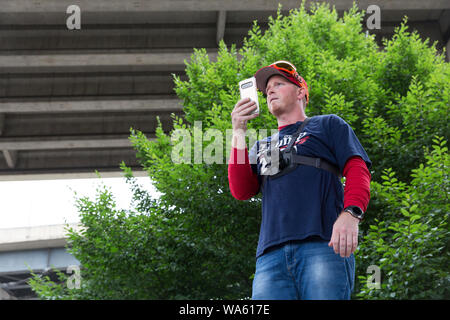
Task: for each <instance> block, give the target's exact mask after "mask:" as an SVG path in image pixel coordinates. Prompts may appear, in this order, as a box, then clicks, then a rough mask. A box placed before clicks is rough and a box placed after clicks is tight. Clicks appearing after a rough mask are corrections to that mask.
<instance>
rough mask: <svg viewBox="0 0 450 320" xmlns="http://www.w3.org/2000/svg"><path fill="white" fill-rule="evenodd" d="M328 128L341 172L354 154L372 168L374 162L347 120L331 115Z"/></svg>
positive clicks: (368, 167)
mask: <svg viewBox="0 0 450 320" xmlns="http://www.w3.org/2000/svg"><path fill="white" fill-rule="evenodd" d="M328 130H329V132H328V137H329V139H330V140H331V146H332V148H333V151H334V153H335V156H336V160H337V163H338V166H339V169H340V171H341V172H344V167H345V164H346V163H347V161H348V160H349V159H350V158H351V157H354V156H359V157H361V159H362V160H363V161H364V162H365V164H366V166H367V169H369V170H370V168H371V167H372V162H371V161H370V159H369V156H368V155H367V153H366V151H365V150H364V148H363V146H362V145H361V143H360V142H359V140H358V138H357V137H356V134H355V132H354V131H353V129H352V128H351V127H350V125H349V124H348V123H347V122H345V121H344V120H343V119H342V118H340V117H339V116H337V115H331V116H330V119H329V126H328Z"/></svg>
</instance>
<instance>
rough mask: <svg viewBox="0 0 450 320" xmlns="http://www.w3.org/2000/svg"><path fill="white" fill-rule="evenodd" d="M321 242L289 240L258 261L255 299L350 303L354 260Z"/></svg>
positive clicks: (317, 240)
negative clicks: (339, 301)
mask: <svg viewBox="0 0 450 320" xmlns="http://www.w3.org/2000/svg"><path fill="white" fill-rule="evenodd" d="M328 242H329V241H326V240H322V239H314V240H310V239H308V240H302V241H289V242H287V243H285V244H283V245H282V246H278V247H275V248H272V249H269V250H268V251H267V252H265V253H264V254H263V255H262V256H260V257H258V259H257V260H256V272H255V278H254V279H253V292H252V299H254V300H294V299H302V300H325V299H326V300H349V299H350V294H351V292H352V290H353V286H354V280H355V257H354V256H353V254H352V255H350V257H348V258H341V256H340V255H338V254H335V253H334V250H333V248H331V247H328Z"/></svg>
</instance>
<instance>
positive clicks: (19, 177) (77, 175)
mask: <svg viewBox="0 0 450 320" xmlns="http://www.w3.org/2000/svg"><path fill="white" fill-rule="evenodd" d="M99 174H100V176H101V177H102V178H122V177H123V171H101V170H100V171H99ZM133 176H135V177H148V173H147V171H142V170H133ZM95 178H98V176H97V174H96V173H95V172H65V173H64V172H63V173H28V174H0V181H35V180H59V179H62V180H66V179H95Z"/></svg>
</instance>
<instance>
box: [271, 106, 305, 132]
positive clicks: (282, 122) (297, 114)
mask: <svg viewBox="0 0 450 320" xmlns="http://www.w3.org/2000/svg"><path fill="white" fill-rule="evenodd" d="M305 119H306V114H305V112H304V111H303V108H300V110H298V111H297V110H295V111H294V112H291V113H289V114H282V115H280V116H279V117H278V118H277V120H278V130H281V129H282V128H283V127H286V126H288V125H290V124H293V123H296V122H298V121H305Z"/></svg>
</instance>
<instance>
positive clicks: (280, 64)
mask: <svg viewBox="0 0 450 320" xmlns="http://www.w3.org/2000/svg"><path fill="white" fill-rule="evenodd" d="M275 75H279V76H282V77H283V78H285V79H286V80H288V81H290V82H292V83H293V84H295V85H296V86H298V87H300V88H305V91H306V103H308V102H309V92H308V84H307V83H306V81H305V79H303V78H302V77H301V76H300V75H299V74H298V72H297V69H296V68H295V66H294V65H293V64H292V63H290V62H289V61H283V60H280V61H276V62H274V63H272V64H270V65H268V66H266V67H262V68H261V69H259V70H258V71H256V73H255V78H256V87H257V88H258V90H260V91H261V92H262V93H263V94H264V95H267V93H266V86H267V81H268V80H269V78H270V77H272V76H275Z"/></svg>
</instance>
